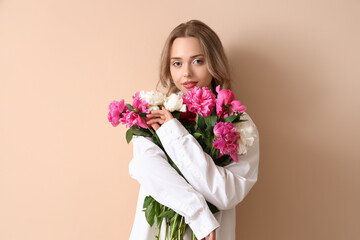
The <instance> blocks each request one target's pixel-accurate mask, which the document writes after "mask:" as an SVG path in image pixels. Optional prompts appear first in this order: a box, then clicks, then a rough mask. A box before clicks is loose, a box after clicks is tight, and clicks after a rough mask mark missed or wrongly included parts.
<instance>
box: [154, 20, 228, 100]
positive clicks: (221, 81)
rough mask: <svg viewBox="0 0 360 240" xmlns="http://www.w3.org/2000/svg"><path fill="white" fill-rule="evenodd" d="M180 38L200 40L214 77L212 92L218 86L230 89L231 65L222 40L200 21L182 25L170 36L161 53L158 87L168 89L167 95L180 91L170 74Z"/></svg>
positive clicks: (209, 69) (210, 71)
mask: <svg viewBox="0 0 360 240" xmlns="http://www.w3.org/2000/svg"><path fill="white" fill-rule="evenodd" d="M179 37H195V38H197V39H199V41H200V45H201V48H202V50H203V51H204V55H205V59H206V63H207V68H208V71H209V73H210V74H211V75H212V77H213V78H212V81H211V86H212V90H213V91H215V86H217V85H220V86H221V88H225V89H230V73H229V64H228V60H227V58H226V55H225V51H224V48H223V46H222V43H221V41H220V38H219V37H218V35H217V34H216V33H215V32H214V31H213V30H212V29H211V28H210V27H209V26H207V25H206V24H205V23H203V22H201V21H199V20H190V21H188V22H186V23H181V24H180V25H178V26H177V27H176V28H174V30H172V32H171V33H170V35H169V36H168V38H167V40H166V42H165V45H164V48H163V50H162V53H161V58H160V79H159V82H158V83H157V86H158V85H159V84H161V85H162V86H163V87H164V88H167V89H168V91H167V95H169V94H171V93H176V92H177V91H179V89H178V88H177V87H176V86H175V83H174V80H173V79H172V77H171V73H170V51H171V47H172V44H173V42H174V40H175V39H176V38H179Z"/></svg>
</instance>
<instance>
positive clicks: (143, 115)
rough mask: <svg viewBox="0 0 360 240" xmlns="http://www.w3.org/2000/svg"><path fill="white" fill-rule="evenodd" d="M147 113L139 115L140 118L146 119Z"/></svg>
mask: <svg viewBox="0 0 360 240" xmlns="http://www.w3.org/2000/svg"><path fill="white" fill-rule="evenodd" d="M146 115H147V113H139V116H140V117H146Z"/></svg>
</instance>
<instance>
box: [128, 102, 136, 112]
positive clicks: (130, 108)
mask: <svg viewBox="0 0 360 240" xmlns="http://www.w3.org/2000/svg"><path fill="white" fill-rule="evenodd" d="M126 105H127V107H128V109H129V110H130V111H132V112H133V111H134V108H133V107H132V106H131V105H130V104H128V103H127V104H126Z"/></svg>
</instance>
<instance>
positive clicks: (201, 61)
mask: <svg viewBox="0 0 360 240" xmlns="http://www.w3.org/2000/svg"><path fill="white" fill-rule="evenodd" d="M195 61H199V63H198V64H201V63H203V62H204V61H203V60H201V59H195V60H194V61H193V62H195ZM177 63H180V62H173V63H172V65H173V66H174V67H179V65H176V64H177Z"/></svg>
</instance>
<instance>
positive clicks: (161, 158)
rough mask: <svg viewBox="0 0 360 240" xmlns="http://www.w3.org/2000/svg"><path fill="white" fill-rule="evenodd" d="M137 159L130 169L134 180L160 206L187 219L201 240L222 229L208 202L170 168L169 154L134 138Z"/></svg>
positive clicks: (149, 139)
mask: <svg viewBox="0 0 360 240" xmlns="http://www.w3.org/2000/svg"><path fill="white" fill-rule="evenodd" d="M132 142H133V146H134V154H133V155H134V157H133V159H132V160H131V162H130V165H129V172H130V176H131V177H132V178H134V179H136V180H137V181H138V182H139V183H140V184H141V185H142V187H143V188H144V189H145V190H146V191H147V192H149V193H150V195H151V196H152V197H153V198H154V199H155V200H156V201H158V202H159V203H161V204H163V205H165V206H167V207H170V208H172V209H173V210H174V211H176V212H177V213H179V214H181V215H183V216H184V217H185V222H186V223H187V224H189V226H190V227H191V229H192V230H193V232H194V233H195V235H196V237H197V238H198V239H202V238H204V237H206V236H208V235H209V233H211V232H212V231H213V230H214V229H216V228H217V227H219V223H218V222H217V220H216V218H215V217H214V215H213V214H212V213H211V211H210V210H209V208H208V206H207V203H206V200H205V199H204V197H203V196H202V195H201V194H200V193H198V192H197V191H196V190H194V188H193V187H192V186H191V185H190V184H188V183H187V182H186V181H185V179H184V178H183V177H181V176H180V175H179V174H178V173H177V172H176V170H175V169H174V168H173V167H171V166H170V164H169V163H168V161H167V158H166V156H165V153H164V152H163V151H162V150H161V149H160V148H159V147H158V146H157V145H156V144H154V143H153V142H152V140H151V138H146V137H140V136H134V137H133V139H132Z"/></svg>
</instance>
